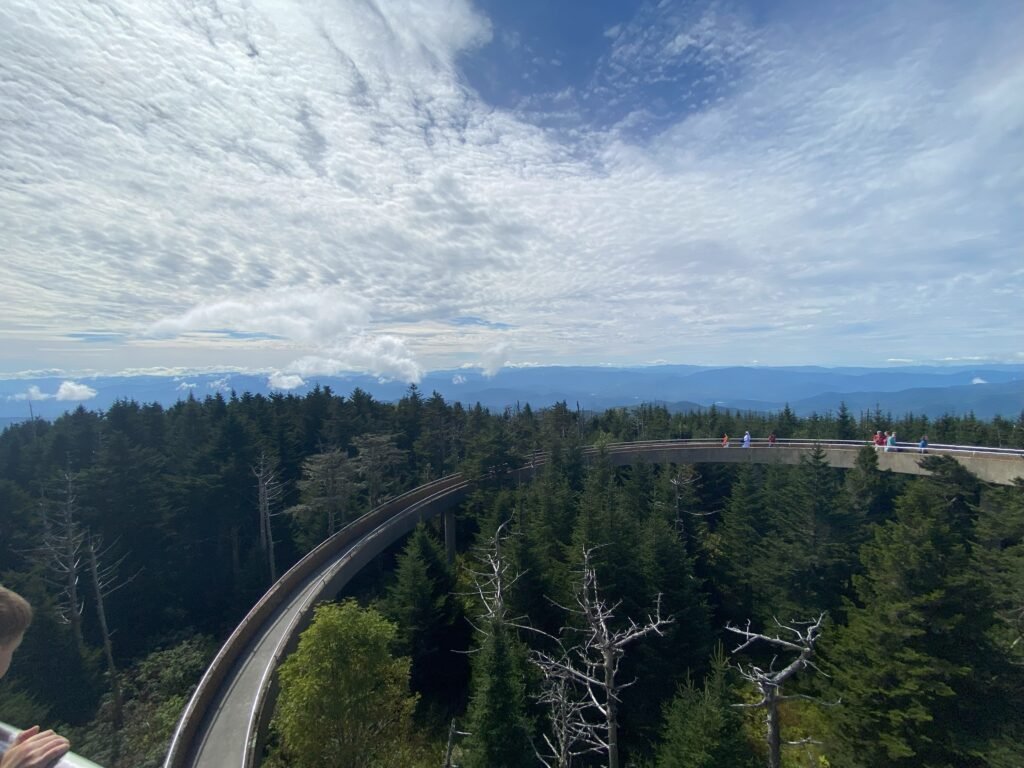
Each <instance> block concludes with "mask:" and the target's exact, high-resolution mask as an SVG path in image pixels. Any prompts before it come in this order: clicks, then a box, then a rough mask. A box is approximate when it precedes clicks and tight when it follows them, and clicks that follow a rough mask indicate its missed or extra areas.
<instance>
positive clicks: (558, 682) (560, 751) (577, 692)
mask: <svg viewBox="0 0 1024 768" xmlns="http://www.w3.org/2000/svg"><path fill="white" fill-rule="evenodd" d="M532 660H533V662H534V663H535V664H536V665H537V666H538V667H539V668H540V670H541V673H542V674H543V675H544V681H543V683H542V688H541V693H540V695H539V696H538V697H537V701H538V702H539V703H540V704H543V705H545V706H546V707H547V708H548V712H549V714H550V728H551V735H550V736H549V735H548V734H547V733H544V734H542V738H543V739H544V744H545V746H546V747H547V749H548V752H547V754H541V752H540V751H538V750H535V751H536V753H537V759H538V760H540V761H541V762H542V763H543V764H544V765H545V766H547V768H556V767H557V768H569V766H571V765H572V764H573V761H574V760H575V758H577V757H581V756H583V755H587V754H591V753H595V752H604V751H605V750H606V749H607V743H606V740H604V739H602V738H600V731H599V728H600V724H599V723H594V722H591V721H590V720H588V718H587V711H588V710H589V709H590V707H591V702H590V700H589V698H587V696H586V694H585V693H582V691H581V686H580V684H579V682H578V681H577V680H576V679H575V677H574V676H573V675H571V674H569V673H567V672H566V671H565V667H567V666H570V664H571V660H570V659H569V658H568V657H567V656H566V655H564V654H563V656H562V659H561V661H562V665H560V666H559V665H555V664H552V663H549V662H548V660H547V658H545V657H544V655H543V654H539V653H537V652H534V654H533V658H532Z"/></svg>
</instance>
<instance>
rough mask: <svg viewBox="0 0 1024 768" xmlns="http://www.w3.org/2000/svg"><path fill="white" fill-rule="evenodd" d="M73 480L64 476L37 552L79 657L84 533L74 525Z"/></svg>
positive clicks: (82, 645)
mask: <svg viewBox="0 0 1024 768" xmlns="http://www.w3.org/2000/svg"><path fill="white" fill-rule="evenodd" d="M76 501H77V497H76V496H75V479H74V476H73V475H72V474H71V472H70V471H67V472H65V473H64V501H63V503H62V504H61V505H60V506H59V507H58V508H57V514H56V515H55V516H54V519H52V520H51V519H46V520H45V532H44V534H43V541H42V546H41V547H40V550H41V552H42V555H43V557H44V558H45V559H46V561H47V566H48V568H49V571H50V573H51V574H52V583H54V585H55V586H57V587H58V588H59V589H60V597H59V600H58V607H59V610H60V616H61V619H62V620H63V621H64V622H65V623H67V624H69V625H70V626H71V635H72V637H74V640H75V647H76V648H77V649H78V652H79V654H80V655H83V654H84V653H85V638H84V637H83V635H82V611H83V610H84V608H85V606H84V604H83V603H82V599H81V596H80V595H79V592H78V578H79V575H80V573H81V570H82V568H83V567H84V566H83V565H82V548H83V545H84V543H85V533H84V532H83V531H82V529H81V526H80V525H79V523H78V519H77V517H78V508H77V506H76Z"/></svg>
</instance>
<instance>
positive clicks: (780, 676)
mask: <svg viewBox="0 0 1024 768" xmlns="http://www.w3.org/2000/svg"><path fill="white" fill-rule="evenodd" d="M825 616H826V614H824V613H823V614H821V615H820V616H818V618H817V619H816V620H814V621H802V622H794V623H793V624H792V625H788V624H783V623H782V622H780V621H779V620H778V619H775V625H776V629H777V633H776V634H775V635H774V636H772V635H765V634H761V633H760V632H752V631H751V630H750V622H749V621H748V622H747V626H746V627H742V628H741V627H734V626H732V625H731V624H726V625H725V628H726V630H728V631H729V632H733V633H735V634H737V635H739V636H740V637H741V638H742V639H743V642H741V643H740V644H739V645H738V646H736V647H735V648H734V649H733V651H732V652H733V653H734V654H735V653H739V652H741V651H744V650H746V649H747V648H749V647H750V646H752V645H753V644H754V643H757V642H763V643H767V644H768V645H769V646H771V647H772V648H775V649H781V650H783V651H789V652H791V653H795V654H796V658H795V659H793V660H792V661H790V662H789V663H788V664H786V666H785V667H783V668H782V669H776V668H775V665H776V662H777V661H778V658H779V657H778V654H775V655H773V656H772V659H771V661H770V662H769V664H768V667H767V668H766V669H763V668H761V667H758V666H756V665H754V664H752V663H751V664H737V665H736V667H735V668H736V669H737V670H738V671H739V673H740V676H742V677H743V678H744V679H745V680H747V681H748V682H750V683H752V684H753V685H754V687H756V688H757V690H758V693H760V694H761V700H760V701H758V702H756V703H754V704H734V705H733V706H736V707H746V708H752V709H763V710H765V740H766V742H767V744H768V768H780V766H781V765H782V743H783V742H782V729H781V725H780V723H779V705H780V704H781V703H782V702H784V701H790V700H793V699H803V700H805V701H814V702H817V703H819V704H826V703H825V702H822V701H820V700H819V699H816V698H814V697H813V696H806V695H804V694H793V695H788V696H787V695H785V694H783V692H782V686H783V685H784V684H785V683H786V681H788V680H790V679H791V678H792V677H793V676H794V675H796V673H797V672H800V671H802V670H804V669H806V668H807V667H811V668H813V669H815V670H817V671H818V672H821V670H820V669H818V667H817V666H815V664H814V662H813V658H814V646H815V643H817V641H818V639H819V638H820V637H821V631H822V624H823V623H824V621H825ZM781 634H784V635H786V636H785V637H781V636H780V635H781ZM822 674H824V673H822ZM838 703H839V702H834V703H832V704H826V705H827V706H834V705H835V704H838ZM807 743H809V739H801V740H799V741H789V742H786V744H788V745H797V744H807Z"/></svg>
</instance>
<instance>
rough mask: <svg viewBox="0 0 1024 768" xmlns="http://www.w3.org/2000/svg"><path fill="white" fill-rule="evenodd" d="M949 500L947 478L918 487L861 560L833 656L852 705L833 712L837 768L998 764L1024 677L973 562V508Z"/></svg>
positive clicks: (838, 687) (839, 686)
mask: <svg viewBox="0 0 1024 768" xmlns="http://www.w3.org/2000/svg"><path fill="white" fill-rule="evenodd" d="M949 491H950V482H949V478H948V477H947V478H940V479H938V480H927V481H919V482H917V483H915V484H914V485H912V486H911V487H910V488H909V489H908V491H907V492H906V493H905V494H904V495H903V496H901V497H900V499H899V500H898V502H897V512H896V519H895V520H894V521H892V522H889V523H886V524H884V525H882V526H880V527H879V528H877V529H876V530H875V533H874V538H873V540H872V541H871V542H869V543H868V544H866V545H865V546H864V547H863V549H862V553H861V559H862V562H863V566H864V573H863V575H860V576H856V577H854V583H855V586H856V591H857V600H858V603H859V605H851V606H849V608H848V611H849V625H848V626H847V627H845V628H843V629H841V630H840V631H839V632H838V633H837V639H836V641H835V642H834V643H833V644H831V645H830V646H829V647H828V649H827V650H826V653H827V657H828V660H829V661H828V666H829V668H830V671H831V673H832V674H833V676H834V679H835V691H836V693H837V694H838V695H839V696H840V697H841V699H842V702H843V704H842V706H841V707H837V708H835V709H834V710H833V713H834V725H835V729H834V732H835V740H836V742H837V743H838V744H839V745H840V747H841V749H840V751H838V752H837V753H836V756H835V759H834V761H833V762H834V764H835V765H841V766H864V768H868V767H870V768H888V767H889V766H892V767H893V768H895V767H896V766H908V767H909V766H936V767H937V766H958V768H970V767H971V766H983V765H987V764H988V762H987V759H986V752H987V751H988V750H989V749H990V747H991V745H992V743H993V740H994V739H997V738H998V737H999V734H1000V731H1001V730H1002V729H1003V728H1004V727H1005V726H1006V725H1007V724H1008V723H1009V722H1011V721H1012V718H1015V717H1016V716H1017V715H1016V711H1015V707H1017V706H1019V703H1020V696H1019V682H1018V681H1019V680H1020V676H1019V672H1018V671H1017V670H1014V669H1012V668H1011V666H1010V665H1009V664H1008V662H1007V658H1006V656H1005V654H1004V653H1003V652H1002V651H1001V649H999V648H998V647H996V646H995V644H994V643H993V642H992V639H991V631H992V628H993V626H994V624H995V621H996V618H995V615H994V611H993V595H992V590H991V586H990V585H989V584H988V583H987V582H986V581H985V579H984V578H983V577H982V576H981V575H980V574H979V572H978V569H977V568H976V567H975V563H974V561H973V559H972V557H971V551H970V549H971V548H970V544H969V535H970V533H971V528H972V526H971V517H970V514H969V508H968V507H967V506H966V505H964V504H958V503H956V498H950V496H949V495H948V493H949ZM997 692H1002V693H1003V694H1004V695H998V693H997ZM830 759H832V757H831V755H830Z"/></svg>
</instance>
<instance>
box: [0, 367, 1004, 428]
mask: <svg viewBox="0 0 1024 768" xmlns="http://www.w3.org/2000/svg"><path fill="white" fill-rule="evenodd" d="M64 380H65V379H63V378H56V377H41V378H31V379H0V426H3V425H4V424H5V423H7V422H9V421H10V420H12V419H13V420H20V419H25V418H28V415H29V402H28V401H27V399H26V393H28V392H29V391H30V387H34V388H36V389H35V390H33V392H35V393H36V394H35V397H37V398H38V397H40V396H42V397H45V399H34V400H33V401H32V403H31V406H32V410H33V413H35V415H37V416H43V417H45V418H53V417H55V416H57V415H59V414H61V413H63V412H65V411H67V410H71V409H74V408H76V407H77V406H78V405H79V404H81V405H83V406H85V407H86V408H89V409H106V408H108V407H109V406H110V405H111V404H112V403H114V402H115V401H116V400H124V399H131V400H135V401H137V402H142V403H149V402H158V403H161V404H162V405H165V406H169V405H172V404H173V403H174V402H176V401H177V400H179V399H184V398H187V397H188V396H189V394H192V395H193V396H195V397H197V398H200V399H202V398H204V397H206V396H208V395H213V394H215V393H216V392H218V391H220V392H222V393H225V395H227V393H229V392H231V391H234V392H236V393H237V394H239V395H240V394H242V393H245V392H251V393H253V394H257V393H259V394H270V393H271V392H272V391H274V390H272V389H271V387H270V386H269V385H268V381H267V375H265V374H251V373H247V374H239V373H202V374H194V375H187V376H176V377H169V376H151V375H147V376H95V377H80V378H77V379H75V382H76V383H78V384H80V385H85V386H87V387H89V388H91V389H92V390H95V392H96V394H95V396H93V397H90V398H89V399H87V400H82V401H71V400H57V399H56V397H55V395H56V393H57V391H58V389H59V388H60V385H61V382H62V381H64ZM317 385H319V386H329V387H330V388H331V389H332V390H333V391H334V392H336V393H338V394H340V395H348V394H350V393H351V392H352V390H354V389H355V388H357V387H358V388H361V389H363V390H365V391H367V392H369V393H370V394H372V395H373V396H374V397H375V398H377V399H379V400H384V401H394V400H397V399H399V398H400V397H402V396H403V395H404V394H405V393H406V391H407V390H408V385H407V384H405V383H402V382H397V381H382V380H379V379H377V378H375V377H373V376H367V375H363V374H348V375H340V376H321V377H317V378H311V379H309V380H308V381H307V382H306V384H305V385H304V386H302V387H299V388H296V389H294V390H290V391H289V392H290V393H293V394H297V395H302V394H304V393H306V392H308V391H309V390H310V389H312V388H313V387H314V386H317ZM419 388H420V391H421V393H422V394H423V395H424V396H425V397H427V396H430V394H431V393H432V392H434V391H437V392H439V393H440V394H441V395H442V396H443V397H444V398H445V399H446V400H448V401H450V402H455V401H458V402H461V403H463V404H464V405H473V404H475V403H477V402H479V403H481V404H482V405H484V406H486V407H487V408H490V409H497V410H500V409H504V408H506V407H509V406H514V405H515V404H516V403H519V404H520V405H525V404H526V403H529V404H530V405H531V407H534V408H541V407H546V406H549V405H552V404H553V403H556V402H559V401H563V400H564V401H566V402H567V403H569V404H570V406H572V407H575V406H576V404H577V403H578V404H579V406H580V407H581V408H583V409H586V410H591V411H594V410H604V409H606V408H611V407H617V406H631V405H636V404H639V403H643V402H663V403H670V404H672V407H673V408H677V409H685V408H691V407H692V408H696V407H709V406H711V405H712V404H715V405H717V406H718V407H720V408H730V409H739V410H757V411H775V410H779V409H781V408H782V407H783V406H784V405H786V404H787V403H788V404H789V406H790V408H792V409H793V410H794V411H795V412H796V413H798V414H800V415H807V414H810V413H812V412H818V413H825V412H827V411H834V410H836V409H837V408H838V407H839V403H840V402H845V403H846V405H847V407H848V408H849V409H850V410H851V411H852V412H854V413H859V412H860V411H863V410H874V408H875V407H876V406H877V407H879V408H881V409H882V410H883V411H892V412H893V413H894V414H899V415H901V414H903V413H906V412H914V413H918V414H924V415H927V416H929V417H932V418H934V417H936V416H940V415H942V414H944V413H957V414H964V413H967V412H969V411H973V412H974V413H975V415H977V416H978V417H979V418H985V419H990V418H992V417H993V416H996V415H1001V416H1004V417H1006V418H1011V419H1014V420H1016V419H1017V418H1018V417H1019V416H1020V415H1021V413H1022V411H1024V365H985V366H951V367H946V366H914V367H897V368H819V367H814V366H795V367H743V366H732V367H701V366H693V365H659V366H648V367H636V368H613V367H604V366H548V367H522V368H505V369H502V370H501V371H499V372H498V373H497V374H496V375H495V376H493V377H486V376H484V375H483V374H482V373H481V372H480V371H479V370H476V369H455V370H444V371H433V372H431V373H429V374H427V375H426V376H425V377H424V378H423V380H422V381H421V382H420V384H419ZM286 394H287V393H286ZM19 396H20V398H19Z"/></svg>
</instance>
